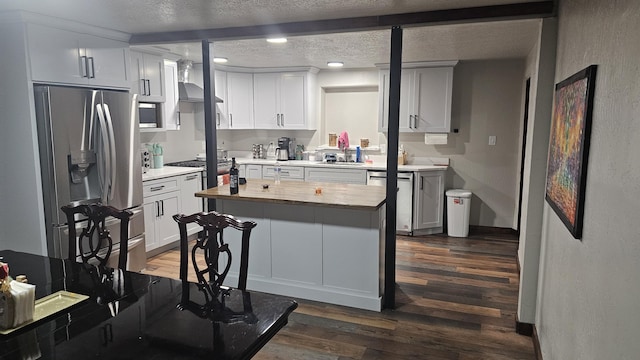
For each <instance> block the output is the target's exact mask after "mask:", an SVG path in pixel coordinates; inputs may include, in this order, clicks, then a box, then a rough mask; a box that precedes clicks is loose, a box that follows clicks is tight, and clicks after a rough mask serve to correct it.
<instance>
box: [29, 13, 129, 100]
mask: <svg viewBox="0 0 640 360" xmlns="http://www.w3.org/2000/svg"><path fill="white" fill-rule="evenodd" d="M27 29H28V30H27V31H28V32H27V41H28V47H29V59H30V64H31V79H32V80H33V81H35V82H43V83H59V84H72V85H85V86H100V87H108V88H121V89H129V88H130V86H131V70H130V66H129V44H127V43H126V42H123V41H118V40H113V39H107V38H103V37H99V36H93V35H87V34H80V33H77V32H73V31H68V30H62V29H57V28H52V27H48V26H44V25H40V24H28V28H27Z"/></svg>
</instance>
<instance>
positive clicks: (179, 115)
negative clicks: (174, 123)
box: [178, 111, 180, 126]
mask: <svg viewBox="0 0 640 360" xmlns="http://www.w3.org/2000/svg"><path fill="white" fill-rule="evenodd" d="M178 126H180V111H178Z"/></svg>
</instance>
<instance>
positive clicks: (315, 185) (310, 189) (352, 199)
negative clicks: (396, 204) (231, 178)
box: [195, 179, 386, 210]
mask: <svg viewBox="0 0 640 360" xmlns="http://www.w3.org/2000/svg"><path fill="white" fill-rule="evenodd" d="M264 185H268V188H266V189H265V188H263V186H264ZM317 190H319V193H318V194H316V191H317ZM385 191H386V188H385V187H384V186H367V185H353V184H338V183H320V182H302V181H287V180H282V181H281V182H280V184H275V183H274V181H273V180H268V179H247V183H246V184H245V185H240V191H239V193H238V194H235V195H231V194H230V191H229V185H223V186H218V187H214V188H210V189H207V190H203V191H200V192H197V193H196V194H195V195H196V196H198V197H204V198H213V199H221V200H240V201H256V202H267V203H275V204H290V205H313V206H323V207H336V208H349V209H354V210H376V209H378V208H380V207H381V206H382V205H383V204H384V203H385V199H386V193H385Z"/></svg>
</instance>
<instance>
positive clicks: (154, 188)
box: [151, 185, 164, 191]
mask: <svg viewBox="0 0 640 360" xmlns="http://www.w3.org/2000/svg"><path fill="white" fill-rule="evenodd" d="M162 189H164V185H160V186H155V187H152V188H151V191H158V190H162Z"/></svg>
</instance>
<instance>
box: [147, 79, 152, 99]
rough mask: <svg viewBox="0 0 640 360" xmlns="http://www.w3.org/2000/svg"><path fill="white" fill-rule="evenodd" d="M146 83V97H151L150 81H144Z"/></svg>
mask: <svg viewBox="0 0 640 360" xmlns="http://www.w3.org/2000/svg"><path fill="white" fill-rule="evenodd" d="M146 82H147V95H149V96H151V80H146Z"/></svg>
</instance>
